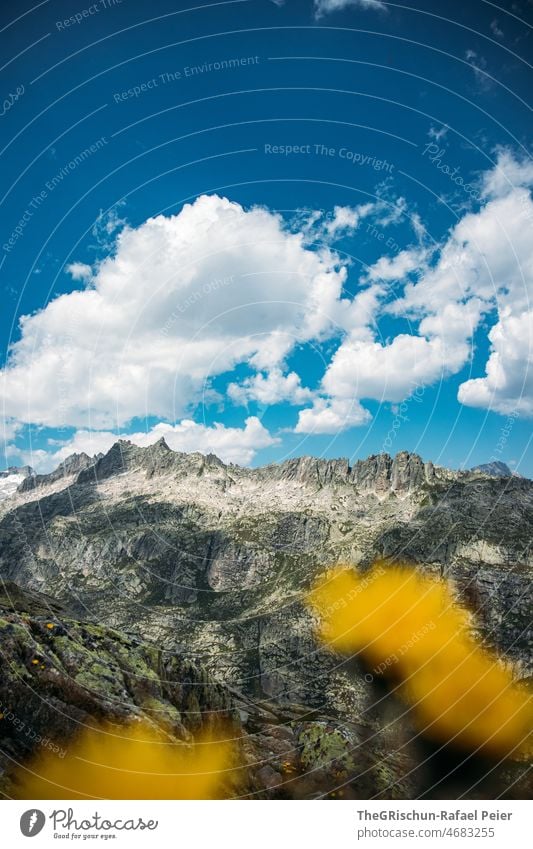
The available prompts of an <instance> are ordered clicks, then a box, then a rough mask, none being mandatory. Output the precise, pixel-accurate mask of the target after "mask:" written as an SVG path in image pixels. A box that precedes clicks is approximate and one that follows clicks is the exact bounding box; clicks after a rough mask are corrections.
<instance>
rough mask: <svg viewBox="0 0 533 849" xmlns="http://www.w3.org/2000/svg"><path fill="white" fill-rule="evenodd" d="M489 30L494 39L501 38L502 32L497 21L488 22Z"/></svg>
mask: <svg viewBox="0 0 533 849" xmlns="http://www.w3.org/2000/svg"><path fill="white" fill-rule="evenodd" d="M490 28H491V31H492V33H493V35H495V36H496V38H503V30H501V29H500V26H499V23H498V21H497V19H495V20H493V21H491V22H490Z"/></svg>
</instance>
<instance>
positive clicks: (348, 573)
mask: <svg viewBox="0 0 533 849" xmlns="http://www.w3.org/2000/svg"><path fill="white" fill-rule="evenodd" d="M309 603H310V604H311V605H312V606H313V607H314V608H315V609H316V610H317V612H318V614H319V615H320V618H321V625H320V634H321V637H322V639H323V640H324V641H325V642H327V643H328V644H329V645H331V646H332V647H333V648H335V649H336V650H338V651H343V652H347V653H350V654H355V653H357V654H360V655H361V656H362V657H363V658H364V660H365V662H366V665H367V666H368V667H369V668H370V669H371V670H372V673H373V674H374V675H376V676H379V675H383V676H385V677H387V678H389V679H392V680H394V681H395V682H396V683H397V685H398V689H397V692H398V694H399V695H400V696H402V697H403V698H404V699H405V700H406V701H408V702H409V703H410V704H412V705H413V707H414V713H415V718H416V721H417V723H418V726H419V728H420V730H421V731H422V732H423V733H424V734H426V735H427V736H430V737H433V738H435V739H437V740H441V741H449V742H453V743H454V744H456V745H460V746H462V747H464V748H467V749H469V750H478V749H479V750H481V751H483V753H485V754H488V753H491V754H494V755H515V756H516V755H521V754H523V753H524V752H525V751H526V749H527V747H528V743H527V740H528V735H529V734H530V731H531V728H532V726H533V702H532V697H531V693H529V692H527V691H526V690H525V689H522V688H520V687H518V686H516V685H515V684H514V683H513V678H512V675H511V672H510V671H509V670H508V669H507V668H506V667H505V666H504V665H503V664H502V662H501V660H500V659H499V658H498V657H496V655H494V654H492V653H490V652H488V651H486V650H485V649H483V648H482V647H481V646H480V645H479V643H478V642H477V641H476V640H475V638H474V636H473V635H472V626H473V622H472V619H471V616H470V614H469V613H468V611H467V610H466V609H465V608H463V607H462V606H461V605H460V604H459V603H458V602H457V601H456V599H455V598H454V595H453V593H452V590H451V588H450V586H449V585H448V584H447V583H446V582H445V581H442V580H440V579H437V578H432V577H427V576H424V575H422V574H420V573H419V572H417V571H415V570H414V569H412V568H409V567H394V568H390V567H389V568H387V567H385V565H384V564H383V563H378V564H376V565H375V566H374V569H373V570H372V571H370V572H367V573H365V574H362V573H361V574H360V573H356V572H354V571H353V570H352V569H345V568H340V569H337V570H334V571H333V572H332V573H329V574H327V575H326V576H325V577H324V578H322V579H321V580H320V581H319V582H318V583H317V585H316V586H315V587H314V589H313V590H312V591H311V593H310V596H309Z"/></svg>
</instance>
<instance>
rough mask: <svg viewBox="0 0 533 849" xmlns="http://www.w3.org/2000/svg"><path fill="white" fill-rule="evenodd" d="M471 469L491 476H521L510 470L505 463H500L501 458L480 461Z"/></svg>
mask: <svg viewBox="0 0 533 849" xmlns="http://www.w3.org/2000/svg"><path fill="white" fill-rule="evenodd" d="M471 471H472V472H483V474H485V475H492V477H493V478H510V477H517V478H519V477H521V475H518V474H517V473H516V472H512V471H511V469H510V468H509V466H508V465H507V463H502V461H501V460H493V461H492V462H491V463H481V465H479V466H474V468H473V469H471Z"/></svg>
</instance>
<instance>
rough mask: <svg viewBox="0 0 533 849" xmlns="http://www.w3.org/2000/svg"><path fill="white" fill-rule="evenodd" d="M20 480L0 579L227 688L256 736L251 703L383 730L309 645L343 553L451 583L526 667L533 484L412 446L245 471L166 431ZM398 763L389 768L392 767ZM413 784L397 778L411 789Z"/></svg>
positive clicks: (355, 689)
mask: <svg viewBox="0 0 533 849" xmlns="http://www.w3.org/2000/svg"><path fill="white" fill-rule="evenodd" d="M11 474H17V475H20V472H19V471H18V470H16V471H14V472H12V473H11ZM22 477H23V479H22V480H21V481H20V482H19V484H18V487H17V490H16V491H15V492H12V493H11V494H10V495H9V496H8V497H6V498H4V500H3V501H2V502H0V577H1V578H2V579H3V580H4V581H8V582H12V584H10V585H13V586H17V587H19V588H21V591H23V592H31V593H34V594H42V593H44V594H47V596H49V597H53V598H54V599H55V600H57V602H58V603H60V604H62V605H63V606H64V607H65V609H66V610H68V615H69V616H71V617H73V618H74V619H75V620H76V621H82V622H87V623H93V625H97V626H100V625H101V624H102V623H105V625H106V627H110V628H113V629H116V630H117V631H119V632H120V633H121V634H124V635H125V638H127V639H129V640H132V639H141V640H142V641H145V642H146V643H147V644H151V645H156V646H158V647H160V648H161V649H162V650H163V652H164V653H168V654H170V655H172V656H178V657H180V658H182V659H186V660H187V662H191V663H193V664H195V666H198V667H199V668H201V669H203V670H205V674H206V675H208V676H209V678H210V680H213V682H215V683H216V685H217V686H223V687H225V688H227V692H228V693H230V694H232V698H233V699H234V703H235V704H237V705H238V706H239V710H240V719H241V721H242V722H243V723H244V726H243V727H244V729H245V730H246V729H247V731H248V732H250V726H248V725H247V723H252V728H253V729H255V731H254V732H253V733H256V732H257V729H258V727H259V726H260V725H261V721H264V722H266V720H265V719H264V717H263V720H261V719H258V712H257V711H258V710H259V715H261V712H262V711H263V712H265V715H266V716H268V715H270V716H276V715H277V716H278V717H279V715H281V714H282V715H284V716H291V717H292V719H291V722H292V723H294V722H295V716H299V717H300V719H299V721H301V716H302V712H303V714H305V715H306V712H309V713H310V714H313V715H315V714H317V715H318V716H320V717H322V719H319V720H316V719H315V720H313V721H315V722H316V721H319V722H322V723H325V724H326V726H327V727H328V728H329V729H330V731H331V733H332V734H333V735H334V738H335V741H336V742H338V740H337V737H338V735H339V734H340V735H341V737H342V735H344V737H343V739H345V738H346V735H348V738H349V737H350V734H353V733H355V732H354V729H353V728H351V726H350V728H351V730H350V728H349V724H350V723H351V722H353V721H354V718H355V717H359V719H360V721H361V722H362V723H363V725H365V724H366V723H368V727H374V728H375V729H376V728H378V726H379V725H380V720H379V718H378V717H376V716H374V715H373V714H372V711H370V712H369V711H368V704H369V685H368V683H367V682H366V681H365V679H364V676H363V675H362V674H360V673H359V672H357V671H355V672H354V668H353V663H351V662H349V661H341V659H339V657H338V656H336V655H335V654H334V653H333V652H331V651H330V650H329V649H326V648H324V647H322V646H321V645H319V643H318V642H317V639H316V636H315V631H316V624H317V623H316V620H315V617H314V614H313V613H312V612H310V610H309V609H308V607H307V605H306V604H305V597H306V594H307V593H308V590H309V588H310V587H311V585H312V584H313V582H314V581H315V579H316V578H317V576H318V575H320V574H321V573H322V572H323V571H324V570H325V569H326V568H328V567H330V566H332V565H334V564H338V563H344V564H353V565H357V566H358V567H359V568H360V569H363V570H365V569H367V568H369V567H370V566H371V565H372V564H373V563H374V561H376V560H377V559H383V558H385V559H388V560H391V561H393V560H394V561H402V562H409V563H414V564H416V565H417V567H418V568H420V569H421V570H423V571H425V572H427V573H430V574H435V575H441V576H447V577H449V578H450V579H451V580H452V581H453V584H454V586H455V588H456V590H457V593H458V596H459V597H460V598H461V599H462V600H463V601H464V602H465V603H466V604H467V605H468V606H469V607H470V609H471V610H472V611H473V613H474V614H475V625H473V627H475V628H476V629H477V631H478V633H479V637H480V639H481V640H482V641H483V642H484V643H485V644H486V645H487V646H490V647H493V648H495V649H497V650H498V651H499V652H502V653H504V654H505V656H507V657H508V658H509V659H511V660H513V661H514V662H515V664H516V668H517V670H518V674H519V676H520V677H521V678H523V679H527V678H528V677H529V676H530V675H531V657H532V652H531V649H532V647H533V631H532V624H531V606H530V587H531V571H532V568H533V556H532V552H531V539H532V530H533V482H531V481H529V480H527V479H524V478H520V477H518V476H513V475H511V474H509V475H506V476H505V477H503V476H500V475H499V474H498V471H496V472H495V471H494V470H493V469H492V467H489V469H486V468H478V469H477V470H472V471H469V472H456V471H451V470H448V469H445V468H443V467H439V466H436V465H433V464H432V463H428V462H423V460H422V459H421V458H420V457H419V456H417V455H416V454H410V453H408V452H400V453H399V454H397V455H396V457H394V458H392V457H390V456H388V455H386V454H381V455H376V456H372V457H369V458H368V459H366V460H363V461H358V462H357V463H355V464H354V465H350V464H349V463H348V461H347V460H345V459H339V460H323V459H317V458H313V457H302V458H297V459H292V460H288V461H286V462H284V463H281V464H274V465H270V466H265V467H262V468H255V469H250V468H244V467H239V466H236V465H232V464H229V465H227V464H224V463H223V462H222V461H221V460H219V459H218V458H217V457H216V456H214V455H207V456H203V455H201V454H182V453H179V452H174V451H171V450H170V449H169V447H168V446H167V445H166V443H165V442H164V440H160V441H159V442H157V443H156V444H154V445H153V446H151V447H149V448H139V447H136V446H135V445H133V444H131V443H130V442H127V441H118V442H117V443H116V444H115V445H114V446H113V447H112V448H111V449H110V450H109V451H108V452H107V453H106V454H105V455H99V456H97V457H94V458H90V457H88V456H87V455H85V454H81V455H74V456H73V457H70V458H68V459H67V460H65V461H64V463H62V464H61V466H60V467H59V468H58V469H56V470H55V471H54V472H52V473H51V474H48V475H35V474H32V473H31V470H29V471H28V470H26V473H25V474H24V475H23V476H22ZM4 479H9V476H6V478H4ZM258 705H259V706H261V707H260V708H258V707H257V706H258ZM295 711H296V713H294V712H295ZM298 712H299V713H298ZM363 717H365V720H364V722H363V720H362V718H363ZM332 722H333V723H334V724H333V726H332ZM339 722H340V723H341V724H342V723H343V724H342V727H341V726H339V725H338V723H339ZM335 723H337V724H335ZM270 724H271V725H273V726H274V725H276V726H279V720H278V721H276V722H274V721H272V722H271V723H270ZM267 725H268V722H267ZM292 727H293V726H291V728H292ZM339 729H340V730H339ZM347 729H348V730H347ZM278 730H279V729H278ZM291 733H292V732H291ZM301 733H304V737H305V733H306V732H305V729H304V732H301ZM260 736H261V735H260ZM262 739H263V742H264V737H263V738H262ZM346 739H347V738H346ZM269 740H270V742H272V741H271V738H269ZM389 742H390V741H387V739H380V740H378V741H377V742H376V747H377V748H376V747H375V749H373V751H374V753H375V752H377V751H378V750H380V751H381V750H383V751H385V750H387V747H388V746H389ZM276 745H278V747H279V745H280V744H279V741H278V743H276ZM380 747H381V748H380ZM275 748H276V747H275V746H274V749H275ZM389 749H390V746H389ZM265 757H266V756H265ZM376 758H377V755H376ZM400 761H401V759H400ZM400 761H394V763H391V764H389V766H390V769H391V770H392V772H393V773H394V774H395V775H396V773H397V772H398V771H399V773H401V763H400ZM266 765H267V766H268V768H269V769H270V770H271V771H273V772H274V773H275V774H276V775H279V774H280V773H279V770H278V767H276V768H274V767H273V766H272V763H271V762H270V761H268V757H266ZM399 773H398V774H399ZM272 781H274V784H275V781H277V779H272ZM272 781H271V782H270V784H272ZM406 782H407V783H404V784H402V782H401V780H400V779H395V781H394V782H393V783H394V784H395V786H396V785H398V787H400V788H402V789H400V790H398V793H399V795H402V794H403V795H404V796H407V797H408V796H409V795H410V793H412V792H413V790H412V787H411V788H410V787H408V785H409V782H408V781H407V779H406ZM268 786H270V785H269V780H267V778H264V780H263V790H264V789H265V787H268ZM276 786H277V785H276Z"/></svg>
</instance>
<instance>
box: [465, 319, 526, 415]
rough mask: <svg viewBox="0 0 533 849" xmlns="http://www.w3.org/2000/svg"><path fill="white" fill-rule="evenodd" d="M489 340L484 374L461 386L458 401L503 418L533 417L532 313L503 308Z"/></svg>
mask: <svg viewBox="0 0 533 849" xmlns="http://www.w3.org/2000/svg"><path fill="white" fill-rule="evenodd" d="M489 339H490V342H491V354H490V356H489V359H488V362H487V365H486V375H485V377H480V378H474V379H472V380H467V381H466V382H465V383H463V384H462V385H461V386H460V388H459V401H461V403H463V404H468V405H469V406H470V407H482V408H483V409H488V410H495V411H496V412H498V413H502V414H504V415H509V414H510V413H517V414H518V415H525V416H533V314H532V313H531V311H524V312H522V313H520V314H519V315H513V314H512V312H511V309H510V308H505V309H504V310H503V311H502V313H501V314H500V320H499V321H498V323H497V324H496V325H495V326H494V327H493V328H492V330H491V331H490V333H489Z"/></svg>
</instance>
